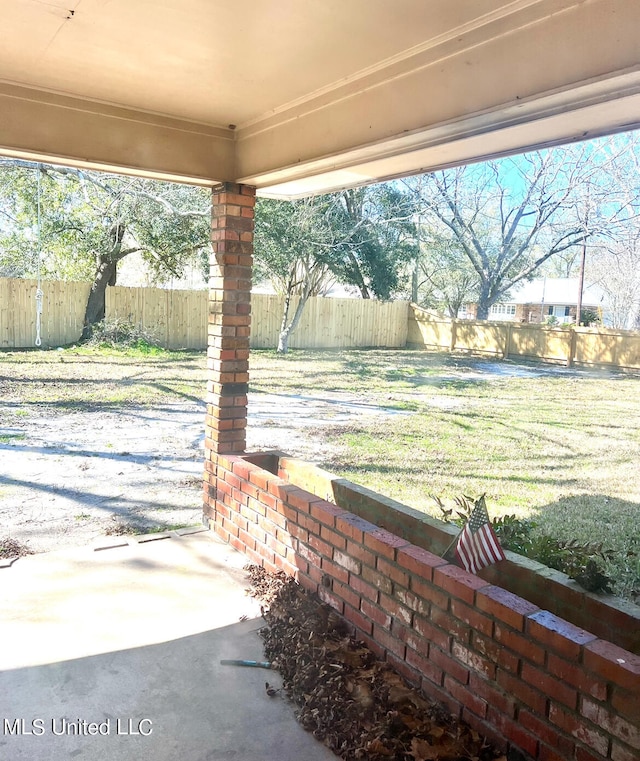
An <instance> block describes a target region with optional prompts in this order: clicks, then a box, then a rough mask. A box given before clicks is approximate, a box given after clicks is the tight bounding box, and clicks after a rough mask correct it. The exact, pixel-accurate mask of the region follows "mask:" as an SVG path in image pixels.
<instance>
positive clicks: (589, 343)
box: [0, 278, 640, 369]
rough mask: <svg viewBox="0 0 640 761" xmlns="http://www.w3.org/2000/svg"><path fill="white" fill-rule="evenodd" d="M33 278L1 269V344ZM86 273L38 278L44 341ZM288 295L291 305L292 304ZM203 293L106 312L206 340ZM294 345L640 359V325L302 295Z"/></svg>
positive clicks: (75, 309) (597, 361)
mask: <svg viewBox="0 0 640 761" xmlns="http://www.w3.org/2000/svg"><path fill="white" fill-rule="evenodd" d="M36 288H37V283H36V281H35V280H18V279H6V278H0V348H5V349H7V348H25V347H30V346H34V342H35V337H36ZM89 288H90V284H89V283H62V282H57V281H51V282H45V283H43V284H42V290H43V293H44V300H43V312H42V325H41V331H40V332H41V338H42V346H43V348H47V347H52V346H64V345H67V344H71V343H74V342H75V341H77V340H78V339H79V338H80V335H81V333H82V322H83V319H84V309H85V305H86V302H87V298H88V295H89ZM283 306H284V297H282V296H270V295H264V294H254V295H253V296H252V297H251V315H252V316H251V346H252V347H253V348H256V349H263V348H275V346H277V343H278V332H279V330H280V323H281V321H282V309H283ZM295 307H296V299H293V303H292V305H291V314H293V312H294V311H295ZM208 308H209V307H208V294H207V292H206V291H174V290H164V289H161V288H125V287H122V286H116V287H115V288H107V299H106V313H107V318H108V319H114V318H118V319H121V320H125V321H128V322H132V323H134V324H135V325H138V326H139V327H140V328H142V329H144V330H145V331H147V332H148V333H150V334H152V335H153V336H154V337H155V338H156V339H157V340H158V341H159V342H160V343H161V344H162V345H163V346H165V347H166V348H168V349H205V348H206V346H207V322H208ZM289 345H290V346H291V348H294V349H320V348H323V349H331V348H349V347H354V348H356V347H368V346H378V347H387V348H403V347H405V346H410V347H414V348H423V349H436V350H443V349H444V350H448V351H468V352H473V353H477V354H485V355H488V356H494V357H501V358H506V357H513V358H514V359H515V358H522V359H537V360H540V359H541V360H544V361H552V362H562V363H565V364H572V363H574V362H575V363H578V364H584V365H604V366H607V365H608V366H612V367H622V368H632V369H640V333H638V332H634V331H628V330H612V329H607V328H576V327H560V328H558V327H550V326H546V325H530V324H526V323H514V322H485V321H477V322H476V321H471V320H450V319H447V318H444V317H441V316H437V315H434V314H432V313H431V312H427V311H425V310H423V309H420V308H419V307H416V306H414V305H410V304H409V303H408V302H406V301H390V302H381V301H372V300H368V299H328V298H312V299H309V302H308V303H307V305H306V307H305V310H304V312H303V316H302V320H301V321H300V324H299V325H298V327H297V329H296V330H295V332H294V333H293V335H292V336H291V339H290V341H289Z"/></svg>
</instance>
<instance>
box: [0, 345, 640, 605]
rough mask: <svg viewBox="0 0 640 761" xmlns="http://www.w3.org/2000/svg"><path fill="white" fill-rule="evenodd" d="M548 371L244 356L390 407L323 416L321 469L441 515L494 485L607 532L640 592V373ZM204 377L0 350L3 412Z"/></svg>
mask: <svg viewBox="0 0 640 761" xmlns="http://www.w3.org/2000/svg"><path fill="white" fill-rule="evenodd" d="M492 368H493V370H494V371H491V372H490V370H492ZM496 368H498V369H500V368H501V369H504V368H510V369H511V370H512V371H513V372H514V373H515V374H516V377H505V376H504V375H500V374H499V373H497V372H495V369H496ZM539 370H542V374H540V372H539ZM546 370H547V371H548V372H546V371H545V368H544V367H542V366H534V365H517V364H515V363H511V362H507V363H497V362H491V363H488V362H484V363H483V362H482V361H481V360H480V361H479V360H475V359H471V358H468V357H465V356H457V355H449V354H436V353H429V352H417V351H415V352H414V351H391V350H389V351H385V350H369V351H367V350H359V351H356V350H348V351H324V352H322V351H292V352H291V353H290V354H288V355H287V356H285V357H278V356H277V355H276V354H275V352H273V351H254V352H252V354H251V359H250V371H251V390H252V392H254V393H261V392H263V393H278V394H283V395H286V394H302V395H309V396H315V397H322V395H323V394H324V393H326V392H329V393H334V394H335V393H338V394H341V395H342V394H345V395H349V396H350V397H351V398H353V399H356V400H358V401H362V402H366V403H367V404H370V405H377V406H379V407H384V408H385V409H386V410H387V411H392V412H393V413H395V414H386V415H379V416H362V417H359V418H358V419H357V423H355V424H352V425H349V426H344V425H334V426H330V425H328V426H319V427H318V429H317V430H314V431H313V432H312V436H313V437H314V438H315V440H317V441H318V442H325V443H326V442H328V443H330V444H331V445H332V454H331V455H330V456H326V457H325V458H324V459H323V460H322V461H319V462H318V464H319V465H321V466H322V467H325V468H327V469H328V470H330V471H332V472H334V473H336V474H337V475H340V476H344V477H346V478H349V479H351V480H353V481H356V482H357V483H360V484H363V485H365V486H368V487H370V488H372V489H375V490H376V491H378V492H380V493H382V494H386V495H388V496H390V497H393V498H395V499H397V500H400V501H401V502H404V503H406V504H408V505H411V506H413V507H416V508H418V509H420V510H423V511H425V512H428V513H430V514H431V515H434V516H436V517H440V516H439V510H438V507H437V506H436V503H435V501H434V500H433V499H432V496H431V495H436V496H438V497H440V498H442V499H443V500H444V501H445V502H447V503H450V502H451V501H452V500H453V498H454V497H455V496H456V495H459V494H467V495H469V496H471V497H476V496H478V495H480V494H483V493H486V495H487V504H488V507H489V511H490V513H491V514H492V515H502V514H508V513H515V514H517V515H519V516H522V517H531V518H534V519H535V520H536V521H537V522H538V523H539V526H540V530H541V531H546V532H548V533H552V534H553V535H554V536H557V537H558V538H560V539H572V538H575V539H578V540H580V541H603V542H604V544H605V545H606V546H608V547H611V548H613V549H617V550H619V551H620V554H619V556H618V560H616V561H615V562H614V563H613V565H612V566H611V567H610V568H609V572H610V573H611V574H612V575H613V576H615V578H616V579H617V586H616V591H617V593H618V594H620V595H622V596H626V597H633V591H634V590H638V591H640V560H639V559H638V558H637V557H633V556H629V557H625V556H624V553H625V552H626V551H636V550H638V551H640V531H639V529H638V526H640V479H639V478H638V464H639V463H640V375H639V374H635V375H634V374H623V373H617V372H597V371H580V370H578V371H576V372H567V371H564V370H562V369H556V371H555V372H551V371H549V368H546ZM206 376H207V372H206V356H205V352H161V353H160V354H150V355H141V354H140V352H139V351H138V350H137V349H135V348H134V349H127V350H107V349H105V348H101V349H95V348H87V347H72V348H70V349H65V350H64V351H33V350H31V351H11V352H0V398H1V399H2V400H3V402H4V403H5V405H6V410H7V412H6V414H5V420H6V421H10V419H11V416H12V415H13V416H17V415H18V414H20V415H24V414H25V413H26V414H31V412H32V411H33V408H34V407H36V408H40V407H46V409H47V412H48V413H49V414H51V413H53V414H67V413H72V412H73V411H74V410H78V409H82V410H86V409H89V410H91V409H95V410H101V409H109V410H117V409H122V408H126V407H127V406H129V405H149V406H151V405H156V404H172V403H177V402H180V401H196V402H198V403H202V401H203V400H204V398H205V390H206ZM11 410H15V411H14V412H11ZM4 424H5V425H8V424H10V422H5V423H4ZM20 435H21V434H18V437H19V436H20ZM11 441H15V436H13V435H12V436H11ZM4 443H9V441H8V440H5V442H4Z"/></svg>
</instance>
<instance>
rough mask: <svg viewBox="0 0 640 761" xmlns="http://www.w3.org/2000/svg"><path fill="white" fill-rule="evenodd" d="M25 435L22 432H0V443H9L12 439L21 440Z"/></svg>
mask: <svg viewBox="0 0 640 761" xmlns="http://www.w3.org/2000/svg"><path fill="white" fill-rule="evenodd" d="M26 438H27V436H26V434H24V433H2V434H0V444H11V443H12V442H14V441H23V440H24V439H26Z"/></svg>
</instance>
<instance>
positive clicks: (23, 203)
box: [0, 159, 211, 337]
mask: <svg viewBox="0 0 640 761" xmlns="http://www.w3.org/2000/svg"><path fill="white" fill-rule="evenodd" d="M36 170H37V165H34V164H31V163H29V162H24V161H19V160H15V159H2V160H0V208H2V209H3V223H2V224H1V225H0V272H2V273H3V274H5V276H6V275H11V276H16V275H20V276H23V277H24V276H31V277H34V276H35V275H36V273H37V272H38V271H40V273H41V274H42V276H43V277H50V278H57V279H62V280H79V279H89V280H91V281H92V285H91V290H90V293H89V298H88V301H87V304H86V308H85V319H84V326H85V327H84V332H83V337H88V335H89V334H90V332H91V326H92V325H94V324H95V323H96V322H99V321H100V320H102V319H103V318H104V312H105V292H106V288H107V285H109V284H111V285H114V284H115V282H116V278H117V268H118V264H119V263H120V262H121V261H122V260H123V259H124V258H125V257H127V256H129V255H130V254H133V253H135V252H140V254H141V255H142V256H143V258H144V260H145V262H146V263H147V264H148V266H149V267H150V269H151V271H152V273H153V274H154V275H155V276H157V277H160V276H163V275H165V276H166V275H167V274H172V275H174V276H179V275H180V274H181V273H182V271H183V269H184V267H185V265H186V264H187V263H189V262H193V261H198V262H200V263H201V264H202V266H203V267H205V268H206V265H205V261H206V260H208V252H209V250H210V210H211V198H210V194H209V192H208V191H206V190H204V189H201V188H193V187H189V186H185V185H177V184H175V183H164V182H158V181H152V180H146V179H143V178H135V177H124V176H120V175H108V174H102V173H98V172H90V171H85V170H81V169H73V168H69V167H59V166H50V165H40V178H41V179H40V188H41V206H42V210H43V211H42V215H41V230H42V234H41V246H42V251H41V256H39V255H38V253H39V252H38V246H37V241H36V237H37V227H38V225H37V182H36Z"/></svg>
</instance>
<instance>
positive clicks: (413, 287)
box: [411, 260, 420, 304]
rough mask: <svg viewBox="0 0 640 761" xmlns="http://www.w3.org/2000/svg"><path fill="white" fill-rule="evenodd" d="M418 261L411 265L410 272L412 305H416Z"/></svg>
mask: <svg viewBox="0 0 640 761" xmlns="http://www.w3.org/2000/svg"><path fill="white" fill-rule="evenodd" d="M419 266H420V265H419V264H418V261H417V260H416V261H415V262H414V264H413V270H412V272H411V301H412V302H413V303H414V304H417V303H418V296H419V294H418V268H419Z"/></svg>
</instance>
